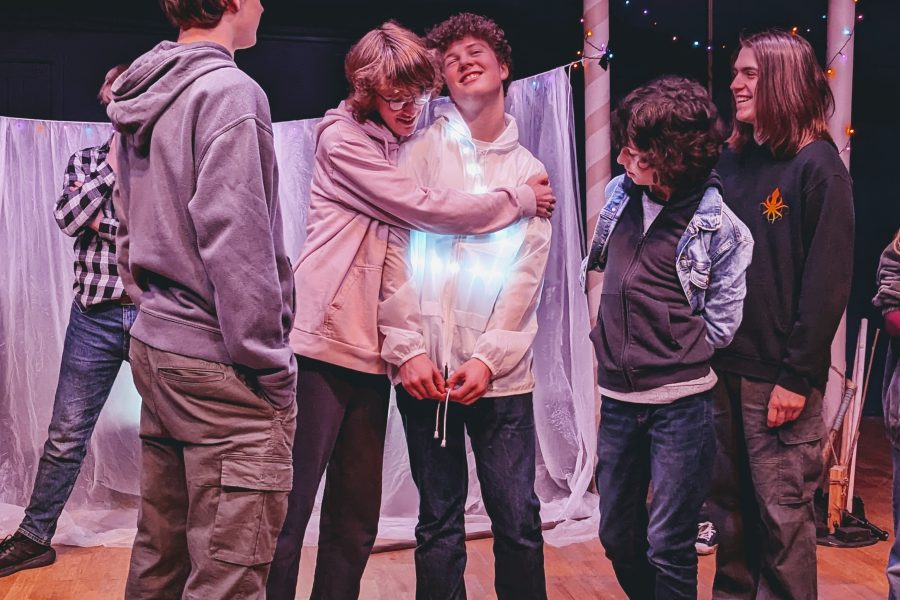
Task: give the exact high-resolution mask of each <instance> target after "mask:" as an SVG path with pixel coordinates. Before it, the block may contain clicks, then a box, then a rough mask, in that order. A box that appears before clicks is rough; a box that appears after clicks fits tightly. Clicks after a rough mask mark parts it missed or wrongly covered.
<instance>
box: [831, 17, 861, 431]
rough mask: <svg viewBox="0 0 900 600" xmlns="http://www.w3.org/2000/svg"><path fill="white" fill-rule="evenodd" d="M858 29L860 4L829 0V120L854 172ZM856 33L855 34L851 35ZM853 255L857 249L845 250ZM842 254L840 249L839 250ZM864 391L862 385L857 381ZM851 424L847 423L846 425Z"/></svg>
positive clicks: (839, 338)
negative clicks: (852, 120) (831, 98)
mask: <svg viewBox="0 0 900 600" xmlns="http://www.w3.org/2000/svg"><path fill="white" fill-rule="evenodd" d="M855 26H856V3H855V2H853V0H828V41H827V51H826V60H829V61H831V60H832V58H833V59H834V60H833V61H832V62H831V64H830V65H829V66H828V68H830V69H831V71H830V72H829V74H828V77H829V78H828V83H829V85H830V86H831V93H832V94H834V114H833V115H832V117H831V119H829V121H828V127H829V130H830V131H831V137H832V138H834V143H835V144H837V147H838V150H842V152H841V159H842V160H843V161H844V166H846V167H847V169H848V170H849V169H850V146H849V143H848V142H849V140H850V134H849V133H848V130H849V129H850V128H851V123H850V111H851V108H852V106H853V44H854V37H855V35H856V34H855V33H854V27H855ZM851 34H852V35H851ZM841 250H843V251H845V252H853V248H844V249H841ZM836 251H840V250H836ZM846 352H847V322H846V315H845V317H844V318H843V319H841V324H840V325H839V326H838V330H837V333H836V334H835V336H834V340H833V341H832V343H831V364H832V365H834V367H835V368H836V369H837V370H838V371H840V372H841V373H844V372H846V370H847V359H846ZM843 383H844V382H843V377H841V376H840V375H838V374H837V373H835V372H834V371H833V370H832V371H829V374H828V385H827V387H826V388H825V400H824V402H825V406H824V416H825V419H826V421H825V422H826V423H830V422H831V420H832V419H833V417H834V414H835V412H836V411H837V407H838V405H839V404H840V403H841V395H842V394H843ZM856 384H857V385H858V386H859V388H860V389H862V382H861V381H856ZM846 422H847V421H845V423H846Z"/></svg>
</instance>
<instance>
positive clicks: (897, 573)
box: [881, 338, 900, 600]
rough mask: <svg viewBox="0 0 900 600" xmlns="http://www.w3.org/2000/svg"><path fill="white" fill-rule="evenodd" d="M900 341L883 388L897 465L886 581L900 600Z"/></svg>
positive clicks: (895, 344)
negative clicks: (891, 535)
mask: <svg viewBox="0 0 900 600" xmlns="http://www.w3.org/2000/svg"><path fill="white" fill-rule="evenodd" d="M898 350H900V340H898V339H897V338H893V339H892V340H891V343H890V344H889V345H888V353H887V362H886V363H885V366H884V385H883V386H882V388H881V390H882V391H881V393H882V408H883V409H884V428H885V430H886V431H887V435H888V439H889V440H890V442H891V455H892V458H893V464H894V502H893V504H894V545H893V546H891V551H890V553H889V554H888V564H887V580H888V588H889V598H890V600H900V541H898V533H900V352H898Z"/></svg>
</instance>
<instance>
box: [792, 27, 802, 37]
mask: <svg viewBox="0 0 900 600" xmlns="http://www.w3.org/2000/svg"><path fill="white" fill-rule="evenodd" d="M799 30H800V28H799V27H797V26H796V25H795V26H794V27H791V35H797V32H798V31H799Z"/></svg>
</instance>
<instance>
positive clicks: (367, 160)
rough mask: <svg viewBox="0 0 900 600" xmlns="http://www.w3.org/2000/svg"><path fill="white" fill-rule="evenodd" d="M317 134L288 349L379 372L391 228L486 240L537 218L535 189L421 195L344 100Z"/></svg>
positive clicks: (375, 127) (393, 150)
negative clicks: (382, 298)
mask: <svg viewBox="0 0 900 600" xmlns="http://www.w3.org/2000/svg"><path fill="white" fill-rule="evenodd" d="M316 137H317V144H316V160H315V167H314V171H313V180H312V185H311V191H310V203H309V215H308V219H307V226H306V227H307V238H306V244H305V246H304V247H303V253H302V254H301V255H300V259H299V260H298V261H297V263H296V265H295V267H294V282H295V285H296V289H297V308H296V317H295V320H294V328H293V331H292V332H291V338H290V340H291V348H292V349H293V350H294V352H295V353H297V354H299V355H301V356H307V357H310V358H314V359H317V360H321V361H324V362H328V363H331V364H334V365H338V366H342V367H346V368H348V369H353V370H356V371H362V372H365V373H384V372H385V371H386V367H385V363H384V361H383V360H382V359H381V355H380V351H381V342H382V337H381V335H380V333H379V331H378V314H377V313H378V301H379V295H380V291H381V272H382V267H383V266H384V259H385V255H386V253H387V243H388V241H387V240H388V226H389V225H394V226H397V227H404V228H408V229H417V230H420V231H427V232H432V233H442V234H479V233H490V232H492V231H497V230H499V229H503V228H504V227H506V226H508V225H510V224H511V223H514V222H515V221H518V220H519V219H522V218H525V217H532V216H534V214H535V197H534V192H533V191H532V189H531V188H530V187H529V186H527V185H520V186H518V187H516V188H500V189H497V190H495V191H492V192H489V193H486V194H480V195H473V194H467V193H464V192H461V191H456V190H447V189H428V188H423V187H421V186H419V185H418V184H417V183H416V182H415V181H414V180H413V179H412V178H410V177H408V176H407V175H404V174H403V173H401V172H400V171H399V170H398V169H397V168H396V163H397V155H398V150H399V147H400V140H398V138H397V137H396V136H395V135H394V134H393V133H392V132H391V131H390V130H389V129H388V128H387V127H385V126H384V125H381V124H379V123H376V122H374V121H366V122H365V123H358V122H357V121H356V120H354V118H353V115H352V114H351V112H350V110H349V109H348V108H347V107H346V106H345V104H344V103H341V105H340V106H338V107H337V108H336V109H333V110H330V111H328V112H327V113H326V114H325V118H324V119H323V120H322V123H321V124H320V125H319V128H318V130H317V131H316Z"/></svg>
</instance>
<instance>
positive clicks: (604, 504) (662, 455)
mask: <svg viewBox="0 0 900 600" xmlns="http://www.w3.org/2000/svg"><path fill="white" fill-rule="evenodd" d="M600 415H601V416H600V431H599V434H598V440H597V456H598V459H599V460H598V464H597V491H598V492H599V493H600V542H601V543H602V544H603V547H604V548H605V549H606V556H607V557H609V560H610V561H611V562H612V564H613V568H614V569H615V572H616V577H617V578H618V580H619V584H620V585H621V586H622V589H624V590H625V593H626V594H628V597H629V598H632V599H633V600H648V599H652V598H696V597H697V553H696V550H695V549H694V540H695V538H696V536H697V519H698V518H699V515H700V507H701V506H702V505H703V501H704V500H705V499H706V494H707V491H708V489H709V482H710V477H711V474H712V473H711V471H712V464H713V458H714V456H715V444H716V440H715V430H714V428H713V416H712V393H711V392H703V393H701V394H696V395H694V396H688V397H686V398H681V399H680V400H676V401H675V402H672V403H671V404H660V405H654V404H633V403H629V402H620V401H618V400H613V399H612V398H606V397H604V398H603V402H602V405H601V408H600ZM651 481H652V482H653V493H652V499H651V500H650V502H649V510H648V503H647V491H648V488H649V485H650V482H651Z"/></svg>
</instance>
